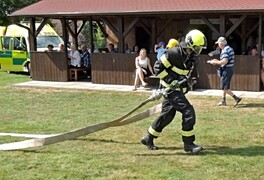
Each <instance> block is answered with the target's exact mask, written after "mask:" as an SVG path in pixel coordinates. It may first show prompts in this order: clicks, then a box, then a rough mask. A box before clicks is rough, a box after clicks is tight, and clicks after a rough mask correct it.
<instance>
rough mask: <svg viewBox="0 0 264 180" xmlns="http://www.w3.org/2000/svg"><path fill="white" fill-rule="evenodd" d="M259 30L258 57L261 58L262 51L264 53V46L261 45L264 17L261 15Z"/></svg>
mask: <svg viewBox="0 0 264 180" xmlns="http://www.w3.org/2000/svg"><path fill="white" fill-rule="evenodd" d="M258 24H259V29H258V42H257V43H258V47H257V48H258V49H257V50H258V52H259V53H258V56H259V58H261V51H262V47H261V46H262V44H261V38H262V15H259V23H258Z"/></svg>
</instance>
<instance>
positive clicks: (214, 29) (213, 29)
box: [200, 15, 220, 36]
mask: <svg viewBox="0 0 264 180" xmlns="http://www.w3.org/2000/svg"><path fill="white" fill-rule="evenodd" d="M200 18H201V19H202V20H203V21H204V23H205V24H206V25H207V26H208V27H209V28H210V29H211V30H212V31H213V32H214V33H216V34H218V36H219V35H220V32H219V31H218V30H217V29H216V28H215V27H214V25H213V24H212V23H211V22H210V21H209V20H208V19H207V18H205V17H204V16H203V15H200Z"/></svg>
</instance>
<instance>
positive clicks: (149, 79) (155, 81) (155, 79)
mask: <svg viewBox="0 0 264 180" xmlns="http://www.w3.org/2000/svg"><path fill="white" fill-rule="evenodd" d="M144 81H145V82H146V83H148V85H150V86H157V85H158V84H159V81H160V78H159V77H157V76H149V77H145V78H144Z"/></svg>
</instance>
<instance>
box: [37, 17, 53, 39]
mask: <svg viewBox="0 0 264 180" xmlns="http://www.w3.org/2000/svg"><path fill="white" fill-rule="evenodd" d="M49 20H50V18H44V19H43V20H42V21H41V23H40V25H39V27H38V29H37V30H36V32H35V36H36V37H37V36H38V34H39V33H40V31H41V30H42V28H43V27H44V26H45V25H46V24H47V22H48V21H49Z"/></svg>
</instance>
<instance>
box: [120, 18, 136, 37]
mask: <svg viewBox="0 0 264 180" xmlns="http://www.w3.org/2000/svg"><path fill="white" fill-rule="evenodd" d="M138 21H139V17H136V18H135V19H134V20H133V21H132V22H131V23H130V24H129V25H128V27H127V28H126V30H125V31H124V32H123V38H125V37H126V36H127V34H128V33H129V32H130V31H131V30H132V28H133V27H134V26H135V24H136V23H137V22H138Z"/></svg>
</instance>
